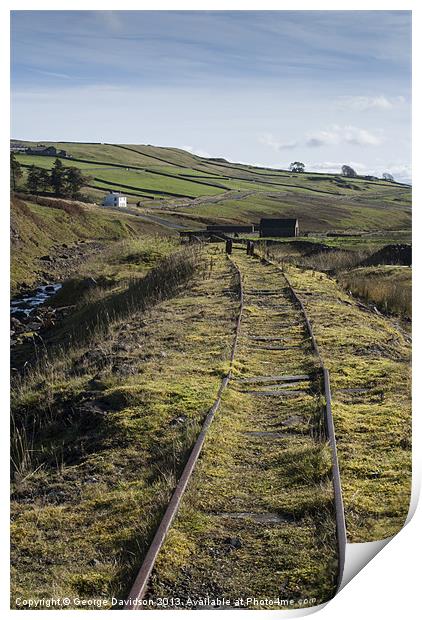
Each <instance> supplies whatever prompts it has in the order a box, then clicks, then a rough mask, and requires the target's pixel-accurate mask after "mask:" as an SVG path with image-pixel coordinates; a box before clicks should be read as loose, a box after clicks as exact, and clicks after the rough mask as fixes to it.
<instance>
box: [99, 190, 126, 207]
mask: <svg viewBox="0 0 422 620" xmlns="http://www.w3.org/2000/svg"><path fill="white" fill-rule="evenodd" d="M102 205H103V207H126V206H127V198H126V196H123V195H122V194H120V193H119V192H109V193H108V194H107V195H106V196H104V198H103V202H102Z"/></svg>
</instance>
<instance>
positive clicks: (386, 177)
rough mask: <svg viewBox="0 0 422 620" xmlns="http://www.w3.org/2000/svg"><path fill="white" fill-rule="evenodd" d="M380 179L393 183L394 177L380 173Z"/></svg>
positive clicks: (387, 173) (386, 173)
mask: <svg viewBox="0 0 422 620" xmlns="http://www.w3.org/2000/svg"><path fill="white" fill-rule="evenodd" d="M382 178H383V179H384V180H385V181H392V182H394V177H393V175H392V174H390V173H389V172H383V173H382Z"/></svg>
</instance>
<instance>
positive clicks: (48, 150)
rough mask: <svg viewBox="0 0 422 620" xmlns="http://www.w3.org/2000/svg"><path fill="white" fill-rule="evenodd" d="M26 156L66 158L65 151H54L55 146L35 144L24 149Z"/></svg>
mask: <svg viewBox="0 0 422 620" xmlns="http://www.w3.org/2000/svg"><path fill="white" fill-rule="evenodd" d="M25 153H26V154H27V155H47V156H48V157H54V156H56V157H57V156H58V157H67V153H66V151H62V150H59V149H56V147H55V146H45V144H37V146H30V147H28V148H27V149H26V151H25Z"/></svg>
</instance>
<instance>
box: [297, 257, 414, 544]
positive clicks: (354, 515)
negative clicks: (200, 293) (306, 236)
mask: <svg viewBox="0 0 422 620" xmlns="http://www.w3.org/2000/svg"><path fill="white" fill-rule="evenodd" d="M287 273H288V276H289V278H290V280H291V282H292V284H293V286H294V287H295V289H296V291H297V292H298V293H299V295H301V297H302V299H303V301H304V303H305V306H306V308H307V312H308V314H309V317H310V319H311V322H312V324H313V328H314V333H315V336H316V339H317V341H318V344H319V346H320V349H321V352H322V354H323V357H324V361H325V364H326V366H327V368H328V369H329V370H330V375H331V384H332V391H333V416H334V422H335V430H336V436H337V448H338V456H339V463H340V473H341V478H342V488H343V496H344V503H345V511H346V524H347V530H348V539H349V541H350V542H366V541H371V540H380V539H382V538H386V537H388V536H392V535H393V534H396V533H397V532H398V531H399V529H400V528H401V527H402V526H403V523H404V521H405V519H406V515H407V511H408V507H409V500H410V489H411V403H410V343H409V339H408V337H407V336H406V334H404V333H403V332H402V331H401V329H400V328H399V327H398V326H397V325H395V324H394V323H393V322H392V321H391V320H389V319H387V318H385V317H383V316H380V315H379V314H377V313H375V312H373V311H371V310H370V309H369V308H368V309H365V308H364V307H362V306H361V305H359V304H358V303H356V301H355V300H353V298H351V297H350V296H348V295H347V294H346V293H344V292H343V291H342V290H341V288H340V287H339V286H338V284H337V283H336V281H335V280H334V279H333V278H330V277H329V276H327V275H325V274H322V273H317V272H313V271H310V270H302V269H298V268H295V267H293V266H289V267H288V271H287Z"/></svg>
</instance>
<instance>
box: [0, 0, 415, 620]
mask: <svg viewBox="0 0 422 620" xmlns="http://www.w3.org/2000/svg"><path fill="white" fill-rule="evenodd" d="M47 9H48V10H87V9H89V10H261V11H262V10H413V21H414V37H413V42H414V43H413V58H414V63H417V62H418V59H419V58H420V57H421V56H422V54H421V50H420V49H418V48H420V39H421V31H420V9H419V4H418V2H416V0H412V1H409V0H407V1H403V2H398V1H397V0H396V1H391V0H386V1H384V2H380V1H373V0H372V1H371V0H366V1H362V0H355V2H353V4H351V3H347V5H345V3H343V6H342V5H341V3H339V2H333V1H320V2H316V1H311V0H308V1H303V0H296V1H295V2H293V1H282V2H275V1H269V0H261V1H260V2H256V1H252V0H243V1H242V2H239V1H238V0H237V1H236V0H212V1H209V0H208V1H206V0H201V1H200V2H198V0H196V1H192V0H190V1H186V0H185V1H183V0H179V1H177V2H176V1H169V0H168V1H163V0H155V2H153V1H152V0H150V1H139V0H138V1H135V0H120V1H119V2H118V3H117V2H113V1H104V0H103V1H102V2H101V1H100V0H73V1H69V0H61V2H60V6H57V1H56V2H53V1H52V0H49V1H45V0H44V1H43V0H39V1H38V2H34V1H33V0H32V1H31V0H26V1H25V0H21V1H19V0H15V1H10V0H9V1H6V2H4V3H3V4H2V7H1V9H0V11H1V13H0V17H1V18H2V19H1V22H0V24H1V26H0V27H1V29H2V32H1V35H2V36H1V37H0V46H1V51H2V59H7V58H8V57H9V15H8V12H9V10H47ZM418 27H419V29H418V30H416V29H417V28H418ZM1 71H2V78H3V79H2V85H3V93H6V92H7V90H8V84H9V63H8V62H7V61H3V62H2V63H1ZM417 74H418V71H416V70H415V71H414V80H415V82H414V89H413V97H414V109H415V110H417V111H419V110H420V109H421V101H420V80H418V76H417ZM2 103H3V109H2V121H3V122H2V124H1V144H2V148H1V151H0V157H1V159H0V161H1V168H0V170H1V171H2V180H3V183H2V186H1V187H2V189H3V195H4V200H3V204H2V207H1V209H0V218H1V220H0V222H1V225H0V231H1V235H2V236H3V239H2V243H0V258H1V267H2V276H3V277H2V278H1V280H0V286H1V295H2V304H1V306H0V312H1V318H2V325H3V327H5V328H4V329H3V330H2V332H1V351H2V358H1V359H2V366H1V374H0V376H1V380H2V389H3V391H2V394H3V402H4V403H5V405H4V407H3V411H2V413H3V423H5V424H7V423H6V422H5V420H6V419H7V418H8V398H7V394H8V390H9V358H8V344H9V343H8V340H9V305H8V302H7V301H6V300H7V298H8V275H7V273H8V265H9V242H8V229H9V221H8V210H7V203H8V200H7V195H8V194H7V187H8V184H9V175H8V166H9V144H8V141H9V125H8V118H9V114H8V112H9V103H8V99H7V98H6V97H5V94H3V97H2ZM419 118H420V115H419V114H416V115H415V116H414V133H415V134H416V135H420V133H421V131H420V130H421V126H420V125H421V121H420V120H419ZM418 130H419V131H418ZM418 154H419V153H418V151H417V145H415V144H414V147H413V161H414V170H415V171H417V170H418V163H420V158H419V159H418ZM413 178H414V186H413V188H414V200H413V204H414V205H415V210H414V219H413V230H414V231H415V232H414V234H415V235H417V234H418V233H419V232H421V230H422V229H421V226H420V220H421V217H422V216H421V214H420V210H421V209H422V204H421V201H420V189H419V186H420V183H419V181H418V176H417V174H414V176H413ZM420 246H421V244H420V243H419V244H418V243H416V245H415V246H414V265H415V272H416V274H417V276H416V277H415V278H414V301H415V302H417V301H418V300H419V299H420V294H421V285H420V281H421V278H420V275H419V274H420V255H421V251H420ZM416 310H417V303H415V311H416ZM414 317H416V313H415V312H414ZM420 352H421V326H420V323H418V321H417V320H415V321H414V368H415V373H416V371H417V369H418V368H420V366H419V358H418V357H417V355H418V354H420ZM421 383H422V382H420V381H419V384H421ZM420 390H421V388H420V386H419V385H418V382H417V381H415V382H414V402H415V406H414V412H415V413H414V418H413V428H414V450H413V461H414V469H413V471H414V476H413V490H414V493H413V496H412V507H411V510H410V513H413V511H414V510H415V506H416V498H417V495H418V493H419V488H420V480H421V456H420V455H421V453H422V448H421V439H420V438H421V432H420V431H421V422H420V416H419V415H418V414H419V411H418V404H420V403H421V398H420V395H421V392H420ZM1 440H2V448H3V449H2V456H3V458H4V463H3V469H2V472H3V476H2V483H3V485H2V490H3V491H4V494H5V499H4V501H3V503H2V507H3V510H2V511H1V526H2V527H1V532H2V534H3V536H4V547H3V549H4V555H6V556H7V550H8V523H9V515H8V510H7V508H6V507H7V506H8V490H9V485H8V476H7V475H6V473H5V472H7V471H8V457H7V455H8V432H7V430H6V429H4V430H3V432H2V433H1ZM421 523H422V514H421V509H419V510H418V511H417V512H416V514H415V516H414V517H413V519H412V520H411V522H410V523H409V524H408V525H407V526H406V527H405V528H404V529H403V530H402V531H401V532H400V533H399V534H398V535H397V536H396V537H395V538H394V539H393V540H392V541H391V542H390V543H389V544H388V545H387V546H386V548H385V549H383V550H382V552H381V553H380V554H379V555H378V556H377V557H376V558H374V559H373V560H372V561H371V562H370V563H369V564H368V565H367V566H365V568H363V569H362V570H361V572H360V573H359V574H358V575H357V576H356V577H355V578H354V579H353V580H352V582H351V583H349V584H348V585H347V587H346V588H344V589H343V590H342V591H341V592H340V593H339V594H338V595H337V596H336V597H335V599H334V600H333V601H331V602H329V603H328V604H327V606H325V607H324V609H323V610H322V611H319V614H320V615H319V617H321V618H325V619H326V620H330V619H331V618H332V619H334V618H336V620H337V619H338V617H339V616H341V617H342V619H344V620H347V619H348V618H353V619H354V618H355V617H356V615H357V614H359V615H363V616H364V617H368V618H369V617H377V618H387V619H388V618H395V617H396V616H397V615H400V617H402V618H406V619H410V618H414V617H416V615H417V611H419V608H420V604H419V590H420V585H419V574H420V567H419V565H418V555H417V545H418V543H419V547H420V543H421V531H422V527H421ZM351 547H356V545H352V546H351ZM0 566H1V569H0V570H1V572H0V575H1V597H0V601H1V607H2V610H3V611H5V612H6V614H7V615H9V614H13V615H15V614H21V613H28V612H21V611H9V588H8V579H9V576H8V558H7V557H4V558H3V560H2V562H1V565H0ZM44 613H48V617H50V618H51V614H54V612H53V611H49V612H43V611H39V612H38V614H42V615H43V614H44ZM59 613H60V614H61V613H63V612H62V611H60V612H59ZM65 613H67V614H71V615H73V614H79V613H82V612H80V611H67V612H65ZM83 613H91V614H100V616H101V617H102V618H104V617H105V616H104V614H109V613H112V612H111V611H92V612H83ZM143 613H145V612H143ZM148 613H153V614H154V617H155V618H157V620H159V618H161V617H163V618H166V619H167V620H168V618H169V617H170V616H169V612H166V611H163V612H160V611H155V612H148ZM170 613H171V614H172V617H173V615H177V616H178V615H180V614H183V613H185V612H183V611H181V612H170ZM190 613H191V614H192V613H193V614H194V616H195V617H196V615H197V614H201V615H203V614H210V613H212V614H213V617H215V618H216V617H219V616H220V615H221V614H223V613H225V612H219V611H214V612H212V611H209V612H207V611H203V612H190ZM231 613H237V616H236V617H237V618H238V617H239V614H244V613H246V614H248V613H252V612H247V611H246V612H245V611H239V612H233V611H232V612H231ZM253 613H255V615H256V617H258V615H259V616H260V617H261V616H263V615H264V614H265V616H268V615H271V616H272V617H275V615H277V616H279V615H280V617H283V616H284V617H286V612H285V611H281V612H259V611H257V612H253ZM287 613H289V612H287ZM216 614H217V615H216ZM54 615H55V614H54ZM40 617H41V616H40ZM254 617H255V616H254Z"/></svg>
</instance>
